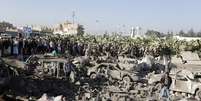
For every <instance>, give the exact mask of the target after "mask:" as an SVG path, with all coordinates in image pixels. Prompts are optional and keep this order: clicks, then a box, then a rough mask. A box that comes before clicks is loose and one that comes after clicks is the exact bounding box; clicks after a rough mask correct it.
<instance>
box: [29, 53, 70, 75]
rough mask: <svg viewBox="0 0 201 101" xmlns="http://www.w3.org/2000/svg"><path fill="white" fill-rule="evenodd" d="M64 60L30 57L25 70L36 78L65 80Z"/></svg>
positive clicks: (39, 56) (41, 56)
mask: <svg viewBox="0 0 201 101" xmlns="http://www.w3.org/2000/svg"><path fill="white" fill-rule="evenodd" d="M66 62H67V60H66V59H65V58H58V57H46V56H43V55H34V56H30V57H29V58H28V59H27V60H26V69H27V70H28V71H29V72H30V73H33V74H36V76H38V77H41V76H48V77H56V78H66V72H65V68H64V67H65V63H66Z"/></svg>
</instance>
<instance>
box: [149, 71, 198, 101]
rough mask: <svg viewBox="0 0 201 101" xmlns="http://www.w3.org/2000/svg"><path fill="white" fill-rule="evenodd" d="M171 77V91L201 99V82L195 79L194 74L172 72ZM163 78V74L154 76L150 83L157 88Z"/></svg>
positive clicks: (150, 78) (151, 77)
mask: <svg viewBox="0 0 201 101" xmlns="http://www.w3.org/2000/svg"><path fill="white" fill-rule="evenodd" d="M169 75H170V77H171V78H172V84H171V86H170V90H171V91H173V92H181V93H185V94H191V95H196V96H197V97H198V98H199V99H201V82H199V81H198V80H196V78H194V75H193V74H192V72H190V71H188V70H177V71H176V72H175V71H172V72H171V73H170V74H169ZM162 76H163V74H153V75H152V76H150V77H149V80H148V83H149V84H150V85H155V86H156V85H157V84H159V83H160V80H161V78H162Z"/></svg>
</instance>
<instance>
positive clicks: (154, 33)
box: [145, 30, 164, 37]
mask: <svg viewBox="0 0 201 101" xmlns="http://www.w3.org/2000/svg"><path fill="white" fill-rule="evenodd" d="M145 35H146V36H148V37H163V36H164V34H163V33H160V32H158V31H154V30H147V32H146V33H145Z"/></svg>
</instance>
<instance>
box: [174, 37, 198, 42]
mask: <svg viewBox="0 0 201 101" xmlns="http://www.w3.org/2000/svg"><path fill="white" fill-rule="evenodd" d="M173 38H176V39H178V40H185V41H193V40H201V38H200V37H181V36H173Z"/></svg>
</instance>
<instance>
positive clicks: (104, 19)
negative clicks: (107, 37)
mask: <svg viewBox="0 0 201 101" xmlns="http://www.w3.org/2000/svg"><path fill="white" fill-rule="evenodd" d="M200 5H201V0H0V21H8V22H11V23H13V24H14V25H16V26H22V25H43V26H51V27H54V26H55V25H56V24H58V23H62V22H64V21H66V20H69V21H72V20H73V17H72V15H73V12H75V18H74V19H75V22H76V23H80V24H82V25H84V27H85V30H86V32H89V33H94V32H95V33H96V32H97V33H101V32H105V31H108V32H112V31H117V32H120V31H121V32H129V31H130V29H131V27H136V26H140V27H141V28H142V29H143V30H147V29H153V30H157V31H162V32H167V31H173V32H178V31H179V30H181V29H182V30H184V31H187V30H189V29H191V28H193V29H194V30H195V31H201V6H200Z"/></svg>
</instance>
